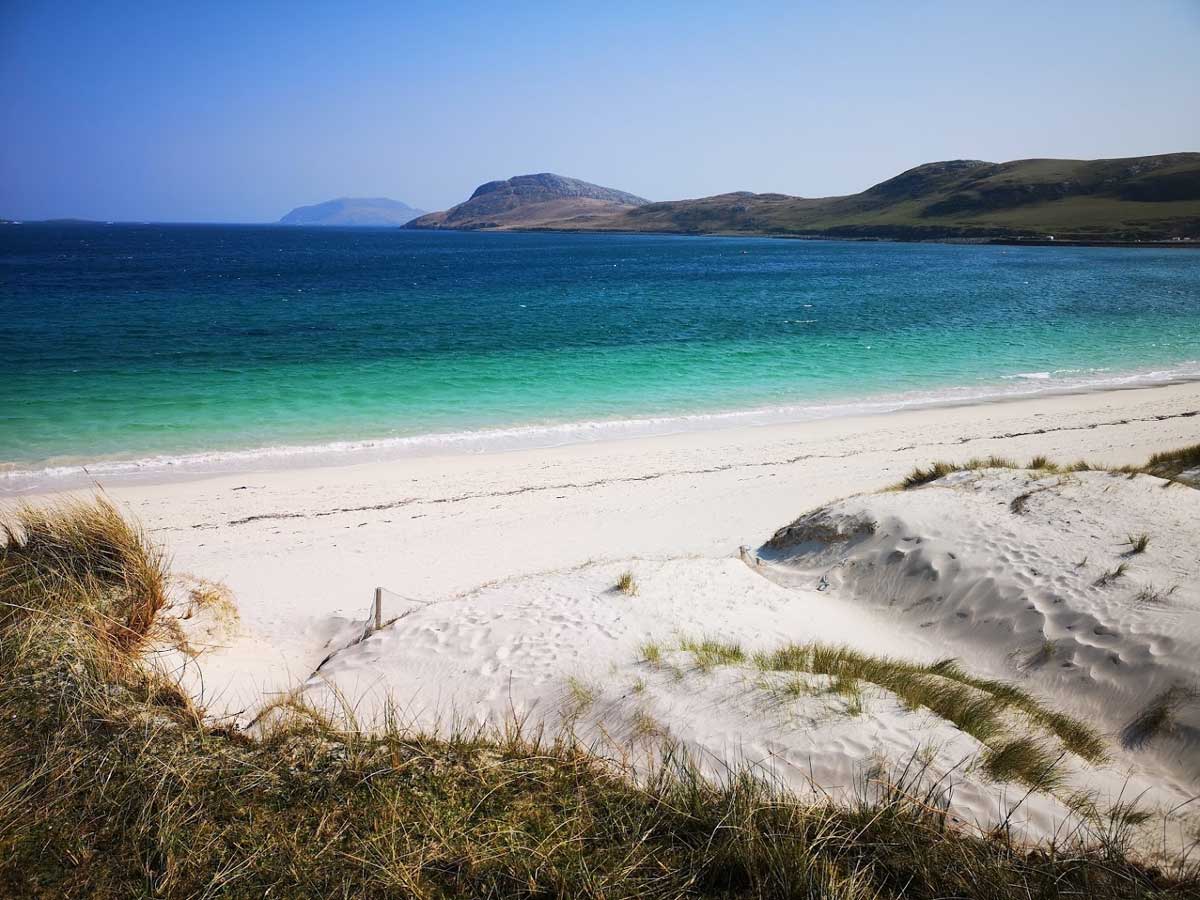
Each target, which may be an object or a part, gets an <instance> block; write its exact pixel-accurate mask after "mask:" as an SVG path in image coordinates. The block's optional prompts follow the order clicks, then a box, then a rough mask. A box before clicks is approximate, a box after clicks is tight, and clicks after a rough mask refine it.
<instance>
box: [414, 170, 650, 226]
mask: <svg viewBox="0 0 1200 900" xmlns="http://www.w3.org/2000/svg"><path fill="white" fill-rule="evenodd" d="M648 202H649V201H648V200H645V199H643V198H642V197H636V196H634V195H633V194H628V193H626V192H624V191H617V190H613V189H612V188H606V187H601V186H600V185H598V184H591V183H589V182H587V181H580V180H579V179H578V178H567V177H564V176H562V175H553V174H551V173H549V172H543V173H541V174H538V175H518V176H516V177H515V178H509V179H508V180H507V181H489V182H487V183H486V184H481V185H480V186H479V187H477V188H476V189H475V192H474V193H473V194H471V196H470V197H469V198H468V199H467V200H466V201H465V202H463V203H460V204H458V205H457V206H454V207H451V208H450V209H448V210H446V211H445V212H437V213H429V214H428V215H425V216H421V217H420V218H419V219H416V220H415V221H413V222H410V223H408V225H407V226H406V227H408V228H450V229H461V230H478V229H509V230H519V229H526V228H584V227H587V226H588V224H589V223H591V222H593V221H596V220H608V219H611V218H612V217H614V216H619V215H620V214H621V213H624V212H627V211H629V210H632V209H636V208H637V207H640V206H644V205H645V204H646V203H648Z"/></svg>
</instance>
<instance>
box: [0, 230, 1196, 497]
mask: <svg viewBox="0 0 1200 900" xmlns="http://www.w3.org/2000/svg"><path fill="white" fill-rule="evenodd" d="M0 360H3V366H2V368H0V491H18V490H28V489H31V488H32V487H37V488H39V489H45V488H48V487H53V486H55V485H56V484H58V483H60V482H61V483H63V484H66V483H68V482H70V481H71V480H72V479H75V480H78V479H79V478H127V477H161V476H163V475H165V474H167V473H177V472H185V473H191V472H209V471H220V470H224V469H243V468H244V469H252V468H256V467H273V466H278V465H293V464H303V463H306V462H335V461H347V462H350V461H357V460H360V459H367V458H384V457H388V456H392V455H403V454H406V453H431V452H439V451H444V450H463V451H481V450H488V449H503V448H514V447H522V446H544V445H551V444H559V443H566V442H571V441H579V440H589V439H596V438H603V437H616V436H632V435H643V434H655V433H666V432H674V431H682V430H688V429H703V428H714V427H721V426H722V425H727V424H736V423H746V424H755V423H767V422H777V421H803V420H807V419H818V418H824V417H828V416H834V415H848V414H855V413H869V412H875V411H883V410H890V409H898V408H904V407H910V406H926V405H933V404H939V403H961V402H971V401H974V400H986V399H1002V398H1005V397H1017V396H1032V395H1036V394H1039V393H1046V392H1064V391H1086V390H1100V389H1105V388H1112V387H1119V386H1133V385H1140V384H1154V383H1164V382H1170V381H1179V380H1191V379H1196V378H1200V253H1196V252H1189V251H1186V250H1169V249H1112V248H1059V247H1011V246H982V245H941V244H896V243H865V242H834V241H798V240H780V239H769V238H721V237H670V236H648V235H571V234H503V233H493V234H481V233H453V232H406V231H401V230H398V229H382V228H381V229H322V228H288V227H271V226H217V225H212V226H194V225H49V224H46V225H32V224H31V225H8V226H0Z"/></svg>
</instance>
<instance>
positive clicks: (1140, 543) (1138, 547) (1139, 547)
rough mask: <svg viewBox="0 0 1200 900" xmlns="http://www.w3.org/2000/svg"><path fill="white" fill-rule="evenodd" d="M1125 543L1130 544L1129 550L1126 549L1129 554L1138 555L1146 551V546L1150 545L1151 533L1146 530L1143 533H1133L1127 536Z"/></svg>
mask: <svg viewBox="0 0 1200 900" xmlns="http://www.w3.org/2000/svg"><path fill="white" fill-rule="evenodd" d="M1125 543H1127V544H1128V545H1129V550H1127V551H1126V553H1127V555H1129V556H1136V555H1137V554H1139V553H1145V552H1146V548H1147V547H1149V546H1150V535H1148V534H1146V533H1145V532H1144V531H1143V532H1142V533H1141V534H1131V535H1129V536H1128V538H1126V540H1125Z"/></svg>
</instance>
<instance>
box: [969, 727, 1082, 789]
mask: <svg viewBox="0 0 1200 900" xmlns="http://www.w3.org/2000/svg"><path fill="white" fill-rule="evenodd" d="M1060 761H1061V754H1058V755H1056V754H1055V753H1054V752H1053V751H1051V750H1050V749H1048V748H1047V747H1046V746H1045V745H1044V744H1042V743H1040V742H1039V741H1037V740H1035V739H1034V738H1031V737H1019V738H1013V739H1012V740H1008V741H1004V742H1003V743H1000V744H998V745H997V746H995V747H989V748H988V750H987V751H986V752H985V753H984V755H983V768H984V771H985V772H987V774H988V776H989V777H991V778H993V779H995V780H996V781H1020V782H1022V783H1024V784H1027V785H1029V786H1030V787H1033V788H1036V789H1038V790H1040V791H1049V792H1053V791H1055V790H1058V789H1059V788H1061V787H1062V784H1063V779H1064V775H1065V773H1064V772H1063V770H1062V767H1061V765H1060Z"/></svg>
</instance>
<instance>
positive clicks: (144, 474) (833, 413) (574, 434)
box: [0, 360, 1200, 494]
mask: <svg viewBox="0 0 1200 900" xmlns="http://www.w3.org/2000/svg"><path fill="white" fill-rule="evenodd" d="M1188 381H1200V360H1192V361H1189V362H1186V363H1182V364H1180V365H1177V366H1173V367H1171V368H1166V369H1150V370H1141V371H1133V372H1119V373H1113V372H1111V371H1109V370H1107V369H1059V370H1055V371H1053V372H1017V373H1013V374H1011V375H1002V376H1000V382H1001V383H993V384H984V385H979V386H974V387H951V388H943V389H938V390H926V391H910V392H907V393H901V394H892V395H885V396H877V397H870V398H865V399H862V400H837V401H830V402H826V403H820V402H817V403H805V404H796V405H790V406H773V407H759V408H753V409H743V410H729V411H723V412H709V413H687V414H680V415H665V416H641V417H634V418H627V419H597V420H585V421H578V422H557V423H555V422H551V423H535V424H528V425H514V426H509V427H492V428H478V429H465V430H461V431H449V432H435V433H429V434H416V435H406V436H395V437H381V438H365V439H361V440H342V441H332V442H326V443H320V444H284V445H271V446H265V447H254V448H247V449H232V450H213V451H203V452H194V453H180V454H159V455H155V456H145V457H137V458H101V459H58V460H48V461H46V462H45V463H44V464H42V465H37V466H32V467H29V466H27V465H26V466H22V465H18V464H12V463H7V464H6V463H0V493H6V494H18V493H28V492H32V491H41V490H57V489H65V488H69V487H72V486H75V485H81V484H87V483H89V482H94V481H99V480H117V481H129V480H166V479H173V478H179V477H189V476H194V475H205V474H217V473H225V472H228V473H234V472H252V471H263V470H267V469H274V468H280V467H301V466H308V465H333V464H339V465H346V464H351V463H356V462H370V461H377V460H383V459H393V458H403V457H409V456H433V455H438V454H441V453H486V452H495V451H504V450H519V449H532V448H543V447H555V446H561V445H565V444H576V443H586V442H591V441H601V440H620V439H626V438H638V437H651V436H656V435H666V434H676V433H680V432H688V431H710V430H717V429H721V428H729V427H735V426H739V425H773V424H783V423H789V422H806V421H817V420H821V419H832V418H840V417H846V416H860V415H876V414H880V413H887V412H895V411H898V410H903V409H921V408H930V407H938V406H961V405H964V404H968V403H981V402H988V401H1002V400H1015V399H1021V398H1026V397H1033V396H1044V395H1053V394H1071V393H1088V392H1094V391H1104V390H1118V389H1123V388H1137V387H1152V386H1156V385H1164V384H1173V383H1181V382H1188Z"/></svg>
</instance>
